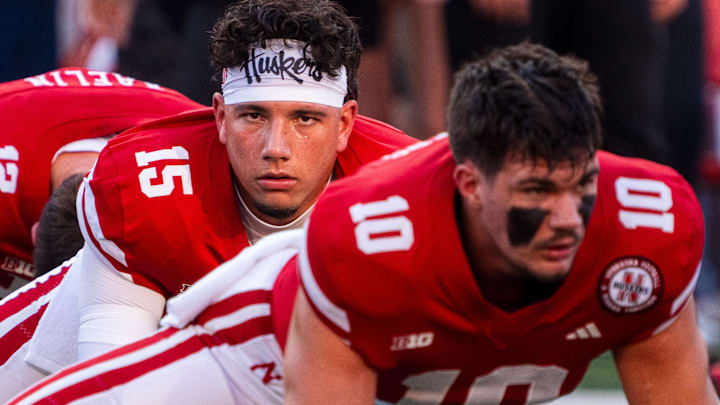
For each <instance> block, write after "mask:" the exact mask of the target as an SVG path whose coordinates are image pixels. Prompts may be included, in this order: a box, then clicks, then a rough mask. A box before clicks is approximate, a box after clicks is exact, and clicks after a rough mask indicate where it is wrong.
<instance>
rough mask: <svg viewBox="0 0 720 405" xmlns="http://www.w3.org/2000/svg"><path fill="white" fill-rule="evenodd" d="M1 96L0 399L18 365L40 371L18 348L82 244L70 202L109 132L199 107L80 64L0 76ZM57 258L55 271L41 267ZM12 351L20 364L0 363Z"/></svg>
mask: <svg viewBox="0 0 720 405" xmlns="http://www.w3.org/2000/svg"><path fill="white" fill-rule="evenodd" d="M0 106H1V108H0V120H1V121H2V122H3V125H4V130H3V132H2V134H0V208H1V209H2V212H3V214H2V215H0V297H4V299H3V300H2V301H0V347H1V349H0V387H1V388H0V402H4V401H3V400H6V399H8V398H9V396H8V393H9V392H12V391H15V392H17V390H18V389H21V388H23V387H24V386H27V384H28V382H27V381H25V380H24V375H25V374H24V373H23V372H24V371H28V372H29V373H30V374H32V375H33V376H34V379H37V378H39V377H40V376H42V375H43V374H42V373H38V372H37V371H35V370H34V369H33V368H32V367H29V366H25V365H24V362H22V360H21V359H20V355H21V354H22V353H19V352H18V351H19V349H20V348H21V347H22V346H23V345H24V344H25V343H27V342H28V340H29V338H30V336H31V335H32V333H33V331H34V330H35V326H36V325H37V323H38V320H39V318H40V316H41V315H42V314H43V312H44V310H45V308H46V307H47V302H48V301H49V299H50V297H51V296H52V295H54V293H55V287H56V286H57V285H58V284H59V282H60V280H62V279H63V277H64V275H65V272H66V270H67V268H63V267H62V266H60V264H62V262H63V261H65V260H67V259H69V258H70V257H72V256H73V255H74V254H75V253H76V252H77V250H78V249H79V248H80V247H81V246H82V236H81V235H80V229H79V227H78V223H77V217H76V216H75V214H74V212H73V211H74V207H75V203H74V201H75V194H76V190H77V184H78V182H79V181H81V180H82V175H84V174H85V173H86V172H87V171H88V170H90V168H91V167H92V165H93V164H94V162H95V159H96V158H97V156H98V154H99V152H100V150H101V149H102V148H103V147H104V146H105V144H106V143H107V138H108V137H109V136H111V135H114V134H116V133H119V132H122V131H124V130H126V129H128V128H130V127H132V126H135V125H139V124H142V123H145V122H148V121H151V120H154V119H158V118H162V117H165V116H168V115H174V114H177V113H179V112H183V111H188V110H195V109H201V108H206V107H203V106H202V105H200V104H198V103H195V102H193V101H192V100H190V99H188V98H187V97H185V96H183V95H182V94H180V93H178V92H176V91H174V90H171V89H167V88H164V87H161V86H158V85H156V84H154V83H148V82H145V81H142V80H137V79H134V78H132V77H127V76H123V75H121V74H118V73H111V72H101V71H94V70H88V69H80V68H67V69H59V70H54V71H50V72H47V73H43V74H40V75H37V76H32V77H28V78H25V79H22V80H16V81H12V82H7V83H2V84H0ZM73 182H74V183H73ZM49 199H50V200H49ZM61 200H62V201H64V203H63V204H59V201H61ZM58 209H62V210H58ZM41 212H42V216H41ZM41 218H42V219H41ZM39 222H42V224H39ZM53 223H55V224H56V225H59V226H60V228H57V231H58V232H55V231H54V230H53V226H48V225H52V224H53ZM36 229H37V230H38V231H37V232H36ZM78 238H79V240H78ZM36 243H37V244H38V245H39V246H35V247H37V248H38V249H34V246H33V245H35V244H36ZM36 258H37V259H40V260H39V262H38V263H36V264H37V266H36V265H35V263H33V262H34V260H33V259H36ZM56 266H57V269H56V271H53V272H50V273H48V274H46V275H44V276H41V275H43V274H44V273H46V272H47V271H49V270H51V269H52V268H53V267H56ZM38 276H40V277H38ZM36 277H38V278H37V279H36V280H34V281H30V280H32V279H34V278H36ZM26 283H30V284H26ZM24 284H26V285H24ZM23 285H24V286H23ZM21 286H22V287H21ZM18 287H20V289H18ZM14 354H17V356H16V358H17V359H18V360H19V361H18V362H17V363H16V364H17V365H19V367H12V366H10V367H9V368H8V367H6V362H7V360H8V359H9V358H10V357H11V356H12V355H14Z"/></svg>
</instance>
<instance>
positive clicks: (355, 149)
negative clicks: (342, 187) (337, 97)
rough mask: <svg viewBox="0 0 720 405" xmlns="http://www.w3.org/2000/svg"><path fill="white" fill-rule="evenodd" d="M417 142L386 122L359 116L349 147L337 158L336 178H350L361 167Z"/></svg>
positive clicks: (354, 125)
mask: <svg viewBox="0 0 720 405" xmlns="http://www.w3.org/2000/svg"><path fill="white" fill-rule="evenodd" d="M415 142H417V140H416V139H415V138H412V137H410V136H408V135H407V134H405V133H404V132H402V131H400V130H399V129H397V128H395V127H392V126H390V125H388V124H386V123H384V122H381V121H377V120H374V119H372V118H368V117H365V116H362V115H358V116H357V118H356V119H355V122H354V124H353V129H352V132H351V133H350V138H349V139H348V145H347V147H346V148H345V150H344V151H342V152H340V153H339V154H338V157H337V166H336V170H335V174H336V177H345V176H350V175H352V174H354V173H355V172H357V170H358V169H359V168H360V166H362V165H364V164H366V163H368V162H372V161H374V160H376V159H379V158H380V157H382V156H384V155H386V154H388V153H392V152H394V151H396V150H398V149H400V148H404V147H407V146H409V145H411V144H413V143H415Z"/></svg>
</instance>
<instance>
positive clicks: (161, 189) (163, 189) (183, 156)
mask: <svg viewBox="0 0 720 405" xmlns="http://www.w3.org/2000/svg"><path fill="white" fill-rule="evenodd" d="M189 159H190V156H189V154H188V151H187V150H186V149H185V148H183V147H182V146H173V147H172V148H171V149H160V150H156V151H153V152H144V151H143V152H137V153H135V160H136V161H137V165H138V167H145V166H147V165H148V164H149V163H150V162H156V161H159V160H189ZM157 177H158V175H157V169H156V168H154V167H147V168H145V169H143V170H142V171H141V172H140V174H139V175H138V179H139V180H140V189H141V190H142V192H143V194H145V195H146V196H148V197H150V198H153V197H164V196H168V195H170V194H172V192H173V190H175V180H174V178H175V177H180V180H181V184H182V191H183V194H186V195H189V194H192V193H193V189H192V181H191V179H190V165H189V164H185V165H177V164H175V165H166V166H165V167H164V168H163V169H162V183H160V184H151V183H150V181H151V180H153V179H156V178H157Z"/></svg>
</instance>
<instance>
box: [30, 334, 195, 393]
mask: <svg viewBox="0 0 720 405" xmlns="http://www.w3.org/2000/svg"><path fill="white" fill-rule="evenodd" d="M194 336H195V333H194V331H193V330H192V329H186V330H179V331H177V332H176V333H174V334H173V335H172V336H169V337H168V338H167V339H163V340H161V341H160V342H158V344H153V345H150V346H148V347H145V348H142V349H140V350H137V351H133V352H130V353H128V354H127V355H123V356H119V357H116V358H112V359H110V360H107V361H102V362H100V363H97V364H95V365H92V366H89V367H87V368H84V369H80V370H78V371H77V372H73V373H71V374H68V375H67V376H65V377H62V378H59V379H57V380H55V381H53V382H52V383H50V384H48V385H46V386H44V387H42V388H41V389H39V390H37V391H35V392H34V393H33V394H31V395H29V396H28V397H27V398H24V399H23V400H22V401H19V402H18V404H33V403H35V402H37V401H39V400H40V399H42V398H45V397H46V396H48V395H51V394H53V393H55V392H58V391H60V390H62V389H64V388H67V387H70V386H72V385H75V384H77V383H78V382H80V381H83V380H86V379H88V378H90V377H95V376H97V375H101V374H104V373H106V372H108V371H111V370H115V369H118V368H122V367H125V366H128V365H132V364H136V363H139V362H141V361H143V360H146V359H148V358H150V357H153V356H155V355H157V354H160V353H162V352H164V351H166V350H168V349H171V348H173V347H175V346H177V345H179V344H180V343H183V342H184V341H186V340H188V339H192V338H193V337H194Z"/></svg>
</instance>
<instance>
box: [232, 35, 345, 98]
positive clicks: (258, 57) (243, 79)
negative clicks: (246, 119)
mask: <svg viewBox="0 0 720 405" xmlns="http://www.w3.org/2000/svg"><path fill="white" fill-rule="evenodd" d="M304 47H305V45H304V44H303V43H302V42H298V41H292V40H284V39H272V40H268V41H266V46H265V47H264V48H260V47H256V48H252V49H250V51H249V52H248V60H247V61H245V62H243V63H242V64H240V65H239V66H235V67H232V68H227V69H225V70H224V71H223V85H222V91H223V97H224V99H225V104H226V105H230V104H237V103H248V102H257V101H300V102H308V103H317V104H323V105H327V106H330V107H336V108H340V107H342V105H343V103H344V101H345V95H346V94H347V71H346V69H345V67H344V66H342V67H341V68H340V69H339V71H338V74H337V76H336V77H334V78H332V77H330V76H329V75H327V74H323V73H322V72H320V70H319V69H318V67H317V64H316V63H315V62H314V61H313V60H312V58H311V57H310V50H309V49H308V50H307V51H306V52H303V48H304Z"/></svg>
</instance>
